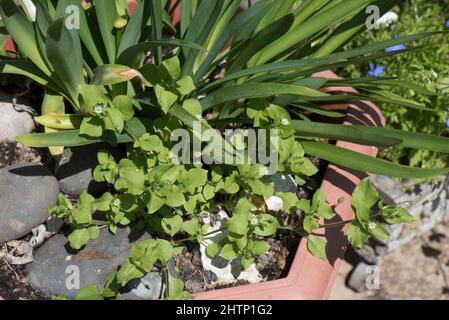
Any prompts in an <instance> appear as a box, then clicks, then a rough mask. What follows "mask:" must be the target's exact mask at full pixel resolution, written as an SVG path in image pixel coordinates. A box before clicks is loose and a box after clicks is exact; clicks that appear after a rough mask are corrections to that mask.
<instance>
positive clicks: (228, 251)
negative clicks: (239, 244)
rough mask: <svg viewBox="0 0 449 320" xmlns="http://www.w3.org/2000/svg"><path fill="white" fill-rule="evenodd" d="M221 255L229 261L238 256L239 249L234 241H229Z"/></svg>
mask: <svg viewBox="0 0 449 320" xmlns="http://www.w3.org/2000/svg"><path fill="white" fill-rule="evenodd" d="M220 256H221V257H222V258H224V259H226V260H228V261H232V260H234V259H235V258H237V256H238V249H237V248H236V247H235V245H234V244H232V243H227V244H225V245H224V246H223V248H222V249H221V253H220Z"/></svg>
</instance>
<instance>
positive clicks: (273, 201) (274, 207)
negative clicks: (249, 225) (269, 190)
mask: <svg viewBox="0 0 449 320" xmlns="http://www.w3.org/2000/svg"><path fill="white" fill-rule="evenodd" d="M265 203H266V205H267V209H268V211H274V212H278V211H282V210H284V201H283V200H282V199H281V198H279V197H277V196H272V197H270V198H268V199H266V200H265Z"/></svg>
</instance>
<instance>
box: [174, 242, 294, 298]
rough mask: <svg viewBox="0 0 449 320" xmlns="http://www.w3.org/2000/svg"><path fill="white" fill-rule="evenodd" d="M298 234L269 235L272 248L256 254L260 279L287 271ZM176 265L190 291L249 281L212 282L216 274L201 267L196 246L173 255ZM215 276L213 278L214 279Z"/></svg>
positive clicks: (272, 277) (278, 277)
mask: <svg viewBox="0 0 449 320" xmlns="http://www.w3.org/2000/svg"><path fill="white" fill-rule="evenodd" d="M300 241H301V238H300V237H298V236H296V235H294V234H291V233H285V234H280V235H278V236H277V238H269V239H268V243H269V244H270V245H271V247H272V248H271V250H270V251H269V252H268V253H267V254H264V255H258V256H257V257H256V261H255V264H256V268H257V270H258V271H259V272H260V274H261V275H262V278H263V281H271V280H276V279H281V278H284V277H286V276H287V275H288V271H289V270H290V267H291V264H292V262H293V258H294V257H295V253H296V250H297V249H298V246H299V242H300ZM176 267H177V268H178V269H179V271H180V275H181V278H182V280H183V281H184V283H185V286H186V290H187V291H189V292H190V293H200V292H204V291H211V290H215V289H223V288H229V287H234V286H240V285H245V284H249V283H248V282H247V281H237V282H236V283H234V284H226V285H222V284H220V285H215V284H212V282H214V281H216V280H217V279H216V276H215V275H214V274H213V273H210V272H208V271H206V270H204V269H203V266H202V264H201V258H200V252H199V247H198V246H191V247H189V248H188V250H186V251H185V252H184V253H183V254H182V255H180V256H178V257H177V258H176ZM214 278H215V279H214Z"/></svg>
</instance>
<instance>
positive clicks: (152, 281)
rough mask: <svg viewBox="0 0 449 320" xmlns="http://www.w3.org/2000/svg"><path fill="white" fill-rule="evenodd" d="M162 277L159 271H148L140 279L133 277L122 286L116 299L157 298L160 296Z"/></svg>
mask: <svg viewBox="0 0 449 320" xmlns="http://www.w3.org/2000/svg"><path fill="white" fill-rule="evenodd" d="M163 287H164V286H163V284H162V277H161V275H160V273H159V272H151V273H148V274H147V275H146V276H145V277H143V278H142V279H134V280H131V281H130V282H128V284H127V285H126V286H125V287H124V288H123V290H122V292H121V294H120V296H118V298H117V299H118V300H157V299H159V298H160V297H161V294H162V289H163Z"/></svg>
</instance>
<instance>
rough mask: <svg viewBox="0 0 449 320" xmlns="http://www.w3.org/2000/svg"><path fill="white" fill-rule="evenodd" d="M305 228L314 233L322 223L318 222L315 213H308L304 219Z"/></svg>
mask: <svg viewBox="0 0 449 320" xmlns="http://www.w3.org/2000/svg"><path fill="white" fill-rule="evenodd" d="M303 227H304V230H305V231H307V232H308V233H312V231H314V230H316V229H318V228H319V227H320V224H319V223H318V218H317V217H315V216H313V215H306V216H305V217H304V221H303Z"/></svg>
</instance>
